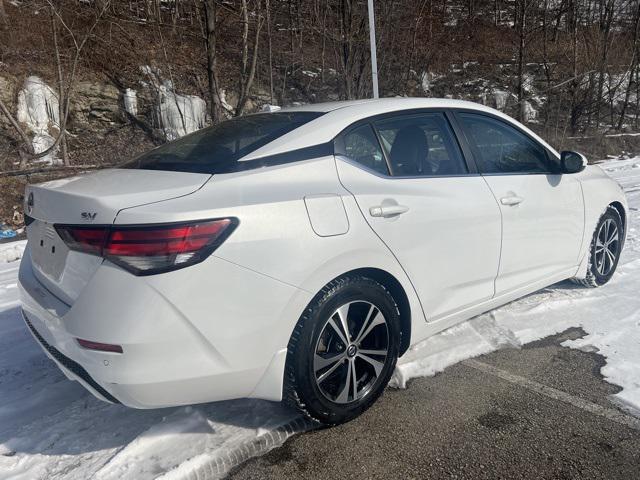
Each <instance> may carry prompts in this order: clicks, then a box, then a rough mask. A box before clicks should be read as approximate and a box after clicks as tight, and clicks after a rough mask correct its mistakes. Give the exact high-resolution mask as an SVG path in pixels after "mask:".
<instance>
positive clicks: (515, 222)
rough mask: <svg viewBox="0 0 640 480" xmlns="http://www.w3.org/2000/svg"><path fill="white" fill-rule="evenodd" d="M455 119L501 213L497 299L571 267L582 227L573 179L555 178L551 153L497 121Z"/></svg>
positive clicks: (480, 116) (461, 116)
mask: <svg viewBox="0 0 640 480" xmlns="http://www.w3.org/2000/svg"><path fill="white" fill-rule="evenodd" d="M456 117H457V118H458V121H459V122H460V124H461V126H462V128H463V130H464V132H465V134H466V138H467V140H468V142H469V144H470V147H471V150H472V151H473V155H474V159H475V162H476V165H477V167H478V170H479V171H480V173H482V174H483V176H484V179H485V180H486V182H487V184H488V185H489V186H490V187H491V190H492V191H493V193H494V195H495V197H496V199H497V200H498V202H499V204H500V209H501V211H502V222H503V235H502V252H501V256H500V272H499V274H498V278H497V279H496V294H497V295H499V294H501V293H506V292H509V291H511V290H514V289H517V288H519V287H524V286H526V285H529V284H531V283H534V282H536V281H538V280H543V279H545V278H549V277H552V276H553V275H554V274H558V273H561V272H563V271H566V270H568V269H571V268H573V267H576V266H577V264H578V255H579V251H580V246H581V242H582V233H583V224H584V218H583V217H584V206H583V199H582V190H581V186H580V182H579V181H578V180H577V178H576V176H575V175H566V174H564V175H562V174H559V173H557V171H558V169H557V166H554V162H555V160H554V158H553V157H552V154H551V153H550V152H547V150H546V149H545V148H544V147H543V146H542V145H541V144H540V143H539V142H537V141H536V140H535V139H533V138H532V137H530V136H529V135H527V134H525V133H524V132H522V131H520V130H519V129H517V128H515V127H514V126H512V125H509V124H507V123H506V122H504V121H502V120H500V119H497V118H494V117H490V116H486V115H484V114H480V113H462V112H460V113H457V114H456Z"/></svg>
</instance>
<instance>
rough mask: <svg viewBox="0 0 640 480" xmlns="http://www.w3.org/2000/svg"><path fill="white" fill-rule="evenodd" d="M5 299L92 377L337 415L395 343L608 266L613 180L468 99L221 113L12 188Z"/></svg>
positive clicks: (590, 276)
mask: <svg viewBox="0 0 640 480" xmlns="http://www.w3.org/2000/svg"><path fill="white" fill-rule="evenodd" d="M25 213H26V215H27V217H26V218H27V224H28V226H27V235H28V239H29V241H28V244H27V249H26V251H25V254H24V257H23V259H22V264H21V266H20V287H21V292H22V301H23V311H24V318H25V321H26V324H27V326H28V328H29V329H30V330H31V332H32V334H33V335H34V337H35V339H36V340H37V341H38V343H40V345H41V346H42V347H43V349H44V350H45V352H46V353H47V354H48V355H49V357H51V359H52V360H53V361H55V362H56V363H57V364H58V366H59V367H60V368H61V369H62V370H63V371H64V373H65V374H66V375H67V376H68V377H69V378H71V379H73V380H77V381H79V382H80V383H82V385H84V386H85V387H86V388H87V389H89V390H90V391H91V392H92V393H93V394H94V395H96V396H97V397H99V398H101V399H103V400H107V401H110V402H114V403H121V404H124V405H127V406H130V407H135V408H155V407H165V406H173V405H184V404H193V403H200V402H209V401H216V400H225V399H233V398H241V397H250V398H262V399H268V400H275V401H280V400H284V401H286V402H288V403H290V404H293V405H295V406H297V407H298V408H299V409H300V410H302V411H303V412H304V413H305V414H306V415H308V416H309V417H311V418H313V419H316V420H317V421H320V422H323V423H327V424H335V423H340V422H344V421H347V420H349V419H351V418H353V417H355V416H357V415H358V414H360V413H361V412H363V411H364V410H365V409H366V408H367V407H369V406H370V405H371V404H372V403H373V402H374V401H375V400H376V398H378V397H379V396H380V394H381V393H382V391H383V389H384V388H385V385H386V384H387V382H388V381H389V378H390V376H391V374H392V372H393V370H394V367H395V364H396V361H397V360H398V358H399V357H401V356H402V354H403V353H404V352H405V351H406V350H407V349H408V348H409V347H410V346H411V345H413V344H415V343H416V342H419V341H421V340H423V339H425V338H426V337H428V336H430V335H433V334H435V333H437V332H439V331H441V330H443V329H445V328H448V327H451V326H452V325H454V324H456V323H458V322H460V321H462V320H465V319H468V318H470V317H472V316H474V315H478V314H480V313H482V312H485V311H487V310H490V309H492V308H495V307H497V306H499V305H502V304H504V303H506V302H509V301H512V300H514V299H516V298H518V297H522V296H523V295H526V294H528V293H531V292H533V291H535V290H538V289H540V288H542V287H545V286H547V285H550V284H552V283H555V282H558V281H560V280H565V279H569V278H573V279H575V280H577V281H578V282H579V283H581V284H583V285H585V286H590V287H596V286H599V285H603V284H605V283H606V282H607V281H609V279H610V278H611V277H612V275H613V273H614V271H615V269H616V265H617V263H618V259H619V256H620V252H621V250H622V247H623V244H624V238H625V227H626V221H627V220H626V219H627V204H626V201H625V198H624V195H623V193H622V191H621V189H620V187H619V186H618V185H617V184H616V183H615V182H614V181H613V180H611V179H610V178H609V177H607V176H606V175H605V174H604V173H603V171H602V170H601V169H600V168H599V167H597V166H587V164H586V161H585V159H584V157H583V156H582V155H580V154H578V153H574V152H562V153H561V154H559V153H557V152H556V151H555V150H554V149H553V148H551V147H550V146H549V145H548V144H547V143H545V142H544V140H542V139H541V138H539V137H538V136H537V135H535V134H534V133H533V132H531V131H530V130H528V129H527V128H525V127H524V126H522V125H520V124H519V123H517V122H516V121H514V120H513V119H511V118H509V117H507V116H506V115H504V114H502V113H500V112H498V111H496V110H493V109H490V108H487V107H484V106H481V105H477V104H474V103H469V102H462V101H454V100H437V99H418V98H414V99H409V98H403V99H383V100H363V101H352V102H338V103H326V104H317V105H307V106H303V107H296V108H290V109H283V110H280V111H278V112H273V113H259V114H255V115H248V116H244V117H239V118H234V119H232V120H229V121H226V122H223V123H221V124H219V125H216V126H214V127H211V128H206V129H203V130H200V131H198V132H196V133H193V134H191V135H189V136H186V137H183V138H181V139H179V140H177V141H175V142H172V143H168V144H166V145H163V146H161V147H158V148H156V149H155V150H152V151H150V152H148V153H146V154H144V155H142V156H140V157H138V158H137V159H135V160H134V161H131V162H130V163H126V164H124V165H122V167H120V168H116V169H110V170H103V171H99V172H96V173H91V174H88V175H82V176H77V177H73V178H67V179H64V180H55V181H51V182H47V183H44V184H40V185H33V186H29V187H27V190H26V198H25Z"/></svg>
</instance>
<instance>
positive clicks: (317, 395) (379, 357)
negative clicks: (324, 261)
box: [284, 275, 400, 425]
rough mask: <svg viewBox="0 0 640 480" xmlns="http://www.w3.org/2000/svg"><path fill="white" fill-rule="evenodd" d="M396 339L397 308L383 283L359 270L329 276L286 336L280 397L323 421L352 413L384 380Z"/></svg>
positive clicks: (350, 416) (376, 394)
mask: <svg viewBox="0 0 640 480" xmlns="http://www.w3.org/2000/svg"><path fill="white" fill-rule="evenodd" d="M399 339H400V332H399V314H398V308H397V305H396V303H395V301H394V299H393V297H392V296H391V294H390V293H389V292H388V291H387V289H386V288H385V287H384V286H383V285H381V284H380V283H378V282H376V281H375V280H372V279H370V278H368V277H364V276H360V275H353V276H345V277H342V278H339V279H337V280H334V281H332V282H331V283H329V284H328V285H327V286H326V287H324V288H323V289H322V290H321V291H320V293H318V295H316V297H315V298H314V299H313V300H312V301H311V303H310V304H309V306H308V307H307V310H306V311H305V312H304V314H303V315H302V317H301V318H300V320H299V321H298V324H297V325H296V328H295V330H294V332H293V334H292V336H291V340H290V342H289V349H288V355H287V366H286V371H285V391H284V397H285V401H287V402H288V403H290V404H293V405H294V406H295V407H296V408H298V409H300V410H301V411H302V412H303V413H304V414H305V415H307V416H308V417H310V418H312V419H313V420H316V421H318V422H320V423H324V424H329V425H334V424H338V423H343V422H346V421H349V420H351V419H353V418H355V417H357V416H358V415H360V414H361V413H362V412H364V411H365V410H366V409H367V408H369V407H370V406H371V405H372V404H373V402H375V400H376V399H377V398H378V397H379V396H380V395H381V394H382V392H383V390H384V388H385V386H386V385H387V383H388V382H389V378H390V377H391V374H392V373H393V369H394V368H395V364H396V361H397V358H398V345H399Z"/></svg>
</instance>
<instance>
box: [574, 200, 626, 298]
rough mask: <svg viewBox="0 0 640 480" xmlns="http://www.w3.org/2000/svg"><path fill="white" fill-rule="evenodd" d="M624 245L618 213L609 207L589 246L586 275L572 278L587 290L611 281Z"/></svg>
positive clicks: (599, 221) (599, 222) (622, 229)
mask: <svg viewBox="0 0 640 480" xmlns="http://www.w3.org/2000/svg"><path fill="white" fill-rule="evenodd" d="M623 244H624V226H623V224H622V219H621V218H620V213H618V210H616V209H615V208H613V207H611V206H609V207H607V210H606V211H605V212H604V214H603V215H602V216H601V217H600V220H598V224H597V225H596V229H595V231H594V232H593V238H592V239H591V245H590V246H589V260H588V263H587V273H586V275H585V276H584V277H583V278H573V279H572V280H573V281H574V282H575V283H578V284H579V285H583V286H585V287H588V288H595V287H600V286H602V285H604V284H605V283H607V282H608V281H609V280H611V277H613V274H614V273H615V271H616V268H617V266H618V260H620V253H621V252H622V246H623Z"/></svg>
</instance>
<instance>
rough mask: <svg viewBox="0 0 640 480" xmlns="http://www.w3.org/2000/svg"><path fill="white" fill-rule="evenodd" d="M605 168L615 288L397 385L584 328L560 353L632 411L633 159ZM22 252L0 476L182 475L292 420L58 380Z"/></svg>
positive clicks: (637, 377)
mask: <svg viewBox="0 0 640 480" xmlns="http://www.w3.org/2000/svg"><path fill="white" fill-rule="evenodd" d="M602 167H603V168H604V169H605V170H606V171H607V172H608V173H609V174H610V175H611V176H612V177H614V178H615V179H616V180H618V182H620V184H621V185H622V186H623V187H624V188H625V190H626V192H627V195H628V198H629V202H630V206H631V211H630V219H629V220H630V223H629V237H628V240H627V243H626V246H625V250H624V253H623V256H622V258H621V261H620V265H619V267H618V272H617V273H616V275H615V276H614V278H613V280H612V281H611V282H610V283H609V284H607V285H605V286H604V287H602V288H599V289H584V288H580V287H577V286H575V285H573V284H571V283H569V282H563V283H560V284H556V285H553V286H551V287H549V288H546V289H544V290H542V291H540V292H537V293H535V294H532V295H529V296H527V297H525V298H523V299H521V300H518V301H516V302H513V303H511V304H509V305H507V306H505V307H502V308H499V309H497V310H494V311H492V312H490V313H488V314H485V315H481V316H479V317H476V318H474V319H472V320H470V321H469V322H466V323H464V324H461V325H459V326H457V327H454V328H452V329H449V330H448V331H446V332H443V333H441V334H440V335H437V336H435V337H432V338H430V339H428V340H426V341H424V342H422V343H421V344H419V345H417V346H415V347H414V348H412V349H411V350H410V351H409V352H407V354H406V355H405V356H404V357H403V358H402V361H401V362H400V364H399V366H398V368H397V369H396V372H395V374H394V378H393V380H392V383H393V384H394V385H395V386H399V387H403V386H405V385H406V383H407V381H408V380H409V379H410V378H413V377H416V376H425V375H433V374H435V373H437V372H440V371H442V370H444V369H445V368H446V367H447V366H449V365H452V364H454V363H456V362H459V361H461V360H463V359H466V358H470V357H473V356H477V355H480V354H483V353H487V352H490V351H493V350H496V349H498V348H501V347H503V346H510V347H518V346H520V345H524V344H525V343H527V342H531V341H534V340H537V339H540V338H543V337H545V336H548V335H551V334H554V333H556V332H560V331H563V330H566V329H567V328H570V327H581V328H582V329H583V330H584V331H585V332H586V335H585V336H584V337H582V338H580V339H577V340H572V341H567V342H565V345H566V346H568V347H572V348H579V349H582V350H585V351H589V352H598V353H600V354H601V355H603V356H604V358H605V360H606V365H605V366H604V367H603V368H602V374H603V375H604V377H605V378H606V379H607V380H608V381H610V382H612V383H615V384H617V385H620V386H621V387H622V388H623V389H622V391H621V392H620V393H618V394H617V395H616V396H615V400H616V402H618V403H619V404H621V405H623V406H625V407H627V408H628V409H629V410H630V411H631V412H632V413H638V412H640V349H639V348H638V345H640V297H639V296H638V292H640V213H639V211H640V157H639V158H634V159H626V160H614V161H608V162H606V163H603V164H602ZM23 248H24V242H22V243H15V244H0V479H9V478H11V479H29V480H33V479H59V478H65V479H71V480H80V479H86V478H95V479H98V480H104V479H116V478H117V479H123V480H126V479H139V480H145V479H151V478H158V477H159V478H164V479H165V480H166V479H169V478H173V479H178V478H183V477H184V476H185V475H187V474H189V473H192V472H194V471H195V470H197V469H199V468H201V467H202V466H203V465H205V464H207V463H210V462H215V461H216V459H217V458H221V456H223V455H225V454H229V453H230V452H231V453H232V454H233V455H235V453H234V452H237V451H239V450H238V449H239V447H241V446H246V445H247V442H252V441H256V440H257V439H261V438H263V437H265V436H267V435H268V434H269V432H273V431H274V429H275V428H277V427H279V426H281V425H283V424H286V423H288V422H291V421H292V420H294V419H296V414H295V413H294V412H291V411H289V410H286V409H284V408H283V407H281V406H280V405H279V404H275V403H270V402H263V401H255V400H240V401H234V402H221V403H212V404H205V405H197V406H191V407H180V408H167V409H159V410H144V411H141V410H132V409H127V408H125V407H122V406H116V405H109V404H106V403H103V402H101V401H99V400H96V399H95V398H93V397H92V396H91V395H90V394H89V393H87V392H86V391H85V390H84V389H83V388H82V387H81V386H79V385H78V384H76V383H75V382H70V381H68V380H67V379H66V377H64V375H63V374H62V373H61V372H60V371H59V370H58V369H57V367H55V366H54V365H53V364H52V363H51V362H50V361H49V360H48V359H47V358H46V357H45V355H44V354H43V353H42V352H41V350H40V348H39V347H38V345H37V344H36V343H35V341H34V340H33V338H32V337H31V335H30V334H29V333H28V331H27V329H26V328H25V326H24V324H23V323H22V320H21V318H20V310H19V302H18V289H17V285H16V283H17V273H18V265H19V262H17V261H15V258H16V257H17V256H19V254H20V252H21V249H23ZM9 251H10V252H11V253H6V252H9ZM12 260H13V261H12ZM284 438H285V437H283V438H282V440H284ZM245 451H246V449H245ZM237 457H238V458H240V455H239V454H238V456H237Z"/></svg>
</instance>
